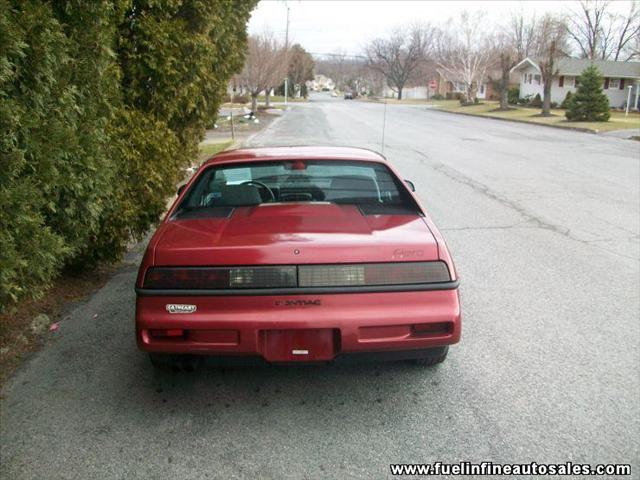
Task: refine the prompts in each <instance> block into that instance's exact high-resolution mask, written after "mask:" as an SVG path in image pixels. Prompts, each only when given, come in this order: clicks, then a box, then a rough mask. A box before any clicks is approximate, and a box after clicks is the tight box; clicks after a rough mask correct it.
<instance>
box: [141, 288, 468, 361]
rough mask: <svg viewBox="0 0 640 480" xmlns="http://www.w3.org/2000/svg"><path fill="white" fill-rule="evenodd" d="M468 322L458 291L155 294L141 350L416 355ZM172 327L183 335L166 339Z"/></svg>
mask: <svg viewBox="0 0 640 480" xmlns="http://www.w3.org/2000/svg"><path fill="white" fill-rule="evenodd" d="M168 305H194V306H195V311H192V312H191V313H170V312H169V311H168V307H167V306H168ZM191 309H192V308H189V309H183V311H184V310H191ZM173 310H174V312H175V311H176V309H175V308H173ZM460 318H461V315H460V303H459V298H458V291H457V289H451V290H433V291H410V292H388V293H345V294H318V295H280V296H277V295H273V296H271V295H265V296H182V297H181V296H166V295H164V296H154V295H149V294H148V293H147V294H145V295H139V296H138V298H137V304H136V334H137V335H136V336H137V343H138V346H139V348H140V349H141V350H144V351H147V352H157V353H176V354H203V355H215V356H221V357H229V356H231V357H233V356H247V357H255V356H258V357H262V358H264V359H265V360H267V361H270V362H289V361H291V362H300V361H302V362H308V361H328V360H333V359H338V360H339V359H341V358H343V357H349V356H355V357H357V356H358V355H357V354H367V353H371V354H376V353H378V354H381V355H383V356H384V354H385V352H388V353H389V354H390V355H391V356H394V355H395V356H397V355H398V354H399V355H400V356H402V354H400V353H399V352H402V351H406V353H407V354H408V355H409V357H407V358H412V357H421V356H428V355H429V352H433V351H437V350H429V349H432V348H435V347H443V346H446V345H451V344H454V343H457V342H458V341H459V339H460V331H461V322H460ZM167 330H169V331H172V335H175V334H179V333H181V335H180V336H179V337H160V336H158V335H162V334H163V332H164V331H167ZM394 352H396V353H394ZM411 352H413V353H411ZM351 354H353V355H351Z"/></svg>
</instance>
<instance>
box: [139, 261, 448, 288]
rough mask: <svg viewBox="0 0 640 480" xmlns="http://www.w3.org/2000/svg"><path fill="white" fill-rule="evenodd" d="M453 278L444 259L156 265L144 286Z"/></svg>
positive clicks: (354, 283) (375, 283)
mask: <svg viewBox="0 0 640 480" xmlns="http://www.w3.org/2000/svg"><path fill="white" fill-rule="evenodd" d="M449 281H451V275H450V274H449V269H448V267H447V265H446V264H445V263H444V262H396V263H361V264H343V265H298V266H296V265H285V266H274V267H191V268H175V267H155V268H150V269H149V270H148V271H147V274H146V276H145V279H144V288H150V289H165V290H217V289H243V288H245V289H251V288H254V289H255V288H295V287H358V286H360V287H367V286H387V285H420V284H428V283H440V282H449Z"/></svg>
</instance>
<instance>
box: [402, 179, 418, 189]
mask: <svg viewBox="0 0 640 480" xmlns="http://www.w3.org/2000/svg"><path fill="white" fill-rule="evenodd" d="M404 183H406V184H407V186H408V187H409V190H411V191H412V192H415V191H416V186H415V185H414V184H413V182H412V181H411V180H405V181H404Z"/></svg>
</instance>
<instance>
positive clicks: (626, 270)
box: [0, 94, 640, 480]
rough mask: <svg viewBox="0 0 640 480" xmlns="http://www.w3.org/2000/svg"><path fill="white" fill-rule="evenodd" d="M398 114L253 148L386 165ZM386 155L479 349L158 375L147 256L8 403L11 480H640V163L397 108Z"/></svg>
mask: <svg viewBox="0 0 640 480" xmlns="http://www.w3.org/2000/svg"><path fill="white" fill-rule="evenodd" d="M384 111H385V106H384V105H382V104H378V103H367V102H361V101H345V100H342V99H341V98H337V99H336V98H331V97H330V96H329V95H328V94H316V95H315V96H312V97H311V101H310V102H308V103H299V104H295V105H293V106H292V107H291V110H290V111H289V112H287V113H286V114H285V115H284V116H282V118H279V119H277V120H276V121H274V122H273V123H272V124H271V125H269V126H268V127H267V128H266V130H264V131H263V132H261V133H259V134H258V135H256V136H255V137H253V138H251V139H250V146H261V145H291V144H296V145H301V144H311V145H317V144H330V145H349V146H359V147H366V148H371V149H375V150H377V151H380V150H381V142H382V132H383V115H384ZM384 154H385V156H386V157H387V158H388V159H389V161H390V162H392V163H393V164H394V165H396V166H397V167H398V168H399V170H400V171H401V173H402V174H403V175H404V177H405V178H407V179H409V180H412V181H413V182H414V183H415V185H416V190H417V192H418V194H419V196H420V198H421V200H422V203H423V205H424V207H425V208H426V209H427V211H428V212H429V214H430V215H431V217H432V218H433V219H434V221H435V222H436V224H437V225H438V226H439V227H440V229H441V231H442V233H443V234H444V235H445V237H446V240H447V242H448V245H449V247H450V249H451V251H452V254H453V258H454V261H455V262H456V266H457V268H458V272H459V274H460V277H461V290H460V291H461V298H462V307H463V333H462V341H461V343H459V344H458V345H456V346H454V347H452V348H451V350H450V352H449V357H448V358H447V360H446V361H445V362H444V363H443V364H442V365H440V366H438V367H435V368H431V369H425V368H421V367H417V366H414V365H411V364H408V363H387V364H384V363H382V364H375V363H373V364H362V365H349V366H339V365H326V366H309V367H293V368H286V367H265V368H247V367H234V368H204V369H201V370H199V371H197V372H195V373H180V374H177V375H174V374H170V373H154V371H153V369H152V367H151V365H150V363H149V361H148V359H147V357H146V355H144V354H142V353H141V352H139V351H137V349H136V345H135V338H134V307H135V293H134V290H133V284H134V280H135V275H136V269H137V265H138V262H139V260H140V256H141V251H140V249H138V250H136V251H135V252H132V253H131V254H130V255H129V256H128V258H127V260H126V262H125V266H124V267H123V268H122V269H121V270H120V271H119V272H118V273H117V274H116V275H115V276H114V277H113V278H112V279H111V280H110V281H109V282H108V284H107V285H106V286H105V287H104V288H102V289H101V290H100V291H99V292H98V293H96V294H95V295H94V296H92V297H91V298H90V299H89V300H88V301H87V302H85V303H82V304H80V305H77V306H75V307H74V308H73V309H72V310H71V311H70V312H69V313H68V315H67V317H66V318H65V319H64V320H63V321H62V322H61V324H60V330H59V331H57V332H55V333H52V334H51V336H52V337H53V338H52V340H51V341H50V342H48V344H47V345H46V346H45V348H44V349H43V350H42V351H41V352H39V353H38V354H36V355H34V356H33V357H32V358H31V359H30V360H29V361H28V362H26V363H25V365H23V367H22V368H21V369H19V371H18V372H17V374H16V375H15V376H14V377H13V378H12V379H11V380H10V381H9V382H8V383H7V385H6V387H5V389H4V391H3V398H2V400H1V404H0V405H1V408H2V411H1V424H0V442H1V448H2V451H1V457H2V466H1V467H0V472H1V474H2V477H3V478H11V479H45V478H65V479H83V480H84V479H88V478H123V479H124V478H127V479H130V478H179V479H197V478H202V479H205V478H206V479H214V478H220V479H227V478H274V479H280V478H292V479H299V478H386V477H388V476H390V473H389V464H390V463H403V462H408V463H427V462H436V461H441V462H456V463H457V462H460V461H470V462H482V461H492V462H494V463H506V462H509V463H512V462H513V463H525V462H531V461H535V462H538V463H541V462H545V463H564V462H566V461H572V462H574V463H580V462H583V463H590V464H604V463H627V464H628V463H630V464H631V465H632V477H633V478H640V473H639V472H640V440H639V439H640V402H639V401H638V399H639V398H640V378H639V376H638V367H639V366H640V348H639V341H640V326H639V322H638V317H639V313H640V304H639V303H640V302H639V299H640V297H639V294H638V291H640V284H639V283H640V281H639V279H640V270H639V259H640V235H639V233H640V225H639V223H640V218H639V204H640V192H639V190H640V168H639V163H640V144H639V143H638V142H634V141H630V140H623V139H618V138H613V137H604V136H599V135H593V134H588V133H582V132H574V131H567V130H560V129H554V128H547V127H542V126H535V125H525V124H517V123H510V122H504V121H498V120H489V119H482V118H474V117H468V116H462V115H453V114H449V113H444V112H438V111H435V110H433V109H428V108H426V107H425V106H419V105H406V106H405V105H389V106H388V107H387V108H386V125H385V127H384Z"/></svg>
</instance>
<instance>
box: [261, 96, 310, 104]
mask: <svg viewBox="0 0 640 480" xmlns="http://www.w3.org/2000/svg"><path fill="white" fill-rule="evenodd" d="M264 101H265V97H264V95H259V96H258V102H262V103H264ZM269 101H270V102H284V95H271V96H270V97H269ZM306 101H307V99H306V98H304V97H301V98H295V97H287V102H306ZM249 103H251V102H249Z"/></svg>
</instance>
